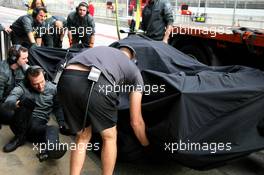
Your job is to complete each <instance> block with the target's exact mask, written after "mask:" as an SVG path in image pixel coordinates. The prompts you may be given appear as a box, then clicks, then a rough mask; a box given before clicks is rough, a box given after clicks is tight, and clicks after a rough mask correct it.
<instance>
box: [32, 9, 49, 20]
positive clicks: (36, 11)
mask: <svg viewBox="0 0 264 175" xmlns="http://www.w3.org/2000/svg"><path fill="white" fill-rule="evenodd" d="M40 11H43V12H45V13H48V11H47V9H46V8H45V7H37V8H35V9H33V12H32V17H33V18H36V17H37V16H38V14H39V12H40Z"/></svg>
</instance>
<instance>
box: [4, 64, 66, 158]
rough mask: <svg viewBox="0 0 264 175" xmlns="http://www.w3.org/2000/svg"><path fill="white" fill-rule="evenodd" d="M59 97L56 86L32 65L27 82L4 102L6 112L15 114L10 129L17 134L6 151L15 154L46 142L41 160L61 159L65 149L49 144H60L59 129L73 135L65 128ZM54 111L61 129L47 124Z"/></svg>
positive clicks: (6, 146) (42, 71) (26, 78)
mask: <svg viewBox="0 0 264 175" xmlns="http://www.w3.org/2000/svg"><path fill="white" fill-rule="evenodd" d="M56 94H57V88H56V85H54V84H52V83H51V82H49V81H46V80H45V77H44V70H43V69H42V68H41V67H40V66H30V67H29V68H28V69H27V71H26V76H25V79H24V81H23V82H22V83H20V84H19V86H17V87H15V88H14V89H13V90H12V91H11V93H10V95H9V96H8V97H7V99H6V100H5V102H4V103H3V107H4V109H6V110H11V111H13V112H14V115H13V121H12V122H11V124H10V128H11V130H12V131H13V133H14V134H15V137H14V138H13V139H12V140H11V141H10V142H9V143H8V144H6V145H5V146H4V148H3V151H4V152H12V151H14V150H15V149H17V148H18V147H19V146H21V145H23V144H24V143H25V141H26V140H28V141H31V142H34V143H46V149H45V150H44V151H42V152H40V153H39V154H37V156H38V158H39V160H40V161H43V160H46V159H48V158H51V159H58V158H61V157H62V156H63V155H64V154H65V152H66V149H64V148H61V147H57V148H59V149H56V147H55V149H54V148H53V149H50V148H48V144H50V143H52V144H54V145H58V144H59V128H60V131H61V133H62V134H65V135H69V134H70V133H69V132H68V130H67V129H66V127H65V125H64V116H63V112H62V109H61V108H60V106H59V103H58V101H57V98H56ZM51 112H54V115H55V116H56V119H57V122H58V124H59V128H58V127H56V126H52V125H47V123H48V120H49V116H50V114H51ZM59 146H60V145H59Z"/></svg>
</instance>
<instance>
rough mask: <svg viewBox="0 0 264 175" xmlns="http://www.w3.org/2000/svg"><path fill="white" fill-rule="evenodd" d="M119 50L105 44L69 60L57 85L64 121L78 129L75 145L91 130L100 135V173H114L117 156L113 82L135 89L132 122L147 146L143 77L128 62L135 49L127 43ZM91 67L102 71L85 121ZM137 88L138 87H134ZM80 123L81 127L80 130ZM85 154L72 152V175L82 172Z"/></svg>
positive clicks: (131, 63)
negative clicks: (143, 113) (142, 105)
mask: <svg viewBox="0 0 264 175" xmlns="http://www.w3.org/2000/svg"><path fill="white" fill-rule="evenodd" d="M120 50H121V51H120ZM120 50H118V49H115V48H110V47H104V46H101V47H95V48H92V49H88V50H87V51H85V52H83V53H81V54H79V55H78V56H76V57H75V58H73V59H72V60H70V62H69V65H68V66H67V67H66V70H65V71H64V73H63V74H62V77H61V79H60V81H59V84H58V96H59V98H60V101H61V102H62V106H63V110H64V114H65V119H66V122H68V124H69V127H70V129H72V130H73V131H74V132H77V138H76V144H77V145H87V143H88V142H89V141H90V138H91V135H92V130H93V131H95V132H99V133H100V135H101V137H102V140H103V145H102V153H101V161H102V174H103V175H110V174H112V173H113V170H114V166H115V161H116V155H117V145H116V141H117V130H116V123H117V104H118V94H119V93H118V92H115V91H108V90H109V88H111V89H113V87H114V85H120V86H125V85H131V86H133V87H134V91H131V92H130V119H131V125H132V128H133V130H134V133H135V135H136V137H137V138H138V140H139V141H140V143H141V145H142V146H147V145H149V141H148V139H147V136H146V133H145V123H144V120H143V118H142V114H141V99H142V92H141V91H140V89H142V87H143V79H142V76H141V74H140V71H139V69H138V68H137V66H136V65H135V64H134V63H133V62H132V61H130V59H132V58H133V56H134V55H135V53H134V52H133V50H134V49H133V48H131V47H130V46H123V47H120ZM92 67H93V68H92ZM94 67H95V68H97V69H99V70H100V71H101V74H100V76H99V80H98V81H97V82H96V83H95V86H94V88H93V90H92V93H91V98H90V104H89V108H88V112H87V114H88V115H87V116H88V118H87V120H86V122H85V123H84V121H85V120H84V116H85V115H86V107H87V100H88V98H87V94H88V92H90V91H91V86H92V84H93V82H92V80H88V79H87V77H88V75H89V77H91V74H92V73H94V72H93V69H94ZM90 72H91V74H90ZM93 75H94V74H93ZM92 77H94V76H92ZM95 77H96V76H95ZM80 87H81V88H80ZM137 87H141V88H139V89H137ZM83 124H84V126H85V129H84V130H82V128H83ZM85 155H86V150H85V149H78V150H73V151H72V153H71V165H70V172H71V175H77V174H78V175H79V174H80V173H81V169H82V166H83V163H84V160H85Z"/></svg>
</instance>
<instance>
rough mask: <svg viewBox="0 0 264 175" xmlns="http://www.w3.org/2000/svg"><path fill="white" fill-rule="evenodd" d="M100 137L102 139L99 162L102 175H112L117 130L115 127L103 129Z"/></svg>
mask: <svg viewBox="0 0 264 175" xmlns="http://www.w3.org/2000/svg"><path fill="white" fill-rule="evenodd" d="M101 136H102V139H103V147H102V153H101V161H102V169H103V170H102V175H112V174H113V171H114V168H115V162H116V154H117V147H116V138H117V130H116V126H114V127H112V128H108V129H105V130H104V131H102V132H101Z"/></svg>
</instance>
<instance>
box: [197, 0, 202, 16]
mask: <svg viewBox="0 0 264 175" xmlns="http://www.w3.org/2000/svg"><path fill="white" fill-rule="evenodd" d="M200 3H201V0H198V7H197V15H198V14H199V12H200Z"/></svg>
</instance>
